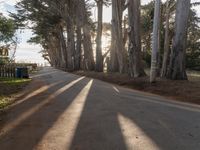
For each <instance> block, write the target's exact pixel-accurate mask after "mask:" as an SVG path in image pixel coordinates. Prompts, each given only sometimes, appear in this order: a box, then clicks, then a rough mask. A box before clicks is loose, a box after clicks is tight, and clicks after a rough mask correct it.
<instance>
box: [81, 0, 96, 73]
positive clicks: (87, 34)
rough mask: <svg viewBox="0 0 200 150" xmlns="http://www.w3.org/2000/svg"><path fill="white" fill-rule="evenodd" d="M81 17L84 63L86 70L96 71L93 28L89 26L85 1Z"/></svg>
mask: <svg viewBox="0 0 200 150" xmlns="http://www.w3.org/2000/svg"><path fill="white" fill-rule="evenodd" d="M80 2H81V4H80V5H81V6H82V7H81V15H82V19H83V20H82V21H83V48H84V62H85V69H86V70H90V71H92V70H94V69H95V63H94V55H93V49H92V41H91V27H90V25H89V20H88V15H87V10H86V6H85V1H84V0H81V1H80Z"/></svg>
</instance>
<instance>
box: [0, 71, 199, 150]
mask: <svg viewBox="0 0 200 150" xmlns="http://www.w3.org/2000/svg"><path fill="white" fill-rule="evenodd" d="M19 98H20V101H18V103H16V104H15V105H13V106H12V107H11V108H10V109H9V110H8V111H7V113H6V117H5V118H4V124H3V125H1V128H0V129H1V132H0V149H1V150H13V149H15V150H23V149H39V150H40V149H41V150H51V149H52V150H54V149H56V150H65V149H71V150H74V149H78V150H79V149H81V150H90V149H92V150H93V149H94V150H96V149H97V150H102V149H104V150H111V149H120V150H127V149H141V150H144V149H145V150H156V149H163V150H169V149H170V150H179V149H180V150H188V149H192V150H199V149H200V140H199V139H200V107H198V106H195V105H187V104H182V103H175V102H168V101H166V100H165V99H163V98H162V97H158V96H154V95H149V94H146V93H142V92H138V91H134V90H129V89H125V88H122V87H118V86H115V85H112V84H109V83H105V82H102V81H99V80H92V79H89V78H85V77H80V76H76V75H72V74H69V73H65V72H62V71H59V70H56V69H52V68H44V69H43V70H42V71H40V72H39V73H38V74H37V75H35V76H33V82H32V83H31V85H30V89H28V90H27V91H26V92H25V93H24V95H22V96H21V97H19Z"/></svg>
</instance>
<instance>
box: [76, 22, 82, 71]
mask: <svg viewBox="0 0 200 150" xmlns="http://www.w3.org/2000/svg"><path fill="white" fill-rule="evenodd" d="M81 45H82V34H81V28H80V26H79V25H78V26H77V29H76V52H75V70H79V69H80V66H81V64H80V63H81Z"/></svg>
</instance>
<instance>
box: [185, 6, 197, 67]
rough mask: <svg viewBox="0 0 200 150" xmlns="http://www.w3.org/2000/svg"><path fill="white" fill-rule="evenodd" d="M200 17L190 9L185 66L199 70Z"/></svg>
mask: <svg viewBox="0 0 200 150" xmlns="http://www.w3.org/2000/svg"><path fill="white" fill-rule="evenodd" d="M199 25H200V18H199V17H198V15H197V12H196V11H195V10H192V9H191V10H190V20H189V28H188V42H187V46H188V48H187V53H186V66H187V67H188V68H191V69H196V70H200V26H199Z"/></svg>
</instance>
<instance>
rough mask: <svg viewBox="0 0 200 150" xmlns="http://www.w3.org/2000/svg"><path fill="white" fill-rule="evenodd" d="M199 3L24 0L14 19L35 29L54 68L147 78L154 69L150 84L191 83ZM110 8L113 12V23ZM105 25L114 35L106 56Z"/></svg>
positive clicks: (198, 47) (199, 61)
mask: <svg viewBox="0 0 200 150" xmlns="http://www.w3.org/2000/svg"><path fill="white" fill-rule="evenodd" d="M193 5H199V2H196V3H191V1H190V0H167V1H166V2H164V3H163V2H161V0H155V1H152V2H150V3H148V4H146V5H143V6H141V1H140V0H22V1H20V2H19V3H17V4H16V9H17V13H16V14H11V16H12V17H13V18H14V19H15V22H16V24H17V26H18V28H20V29H23V28H30V29H32V31H33V32H34V37H32V38H31V39H30V40H29V42H32V43H37V44H40V45H41V46H42V47H43V50H42V54H43V57H44V58H45V59H46V60H48V61H49V63H50V64H51V65H52V66H53V67H56V68H59V69H64V70H68V71H75V70H87V71H97V72H104V71H107V72H119V73H126V74H129V75H130V77H142V76H146V73H145V71H144V69H145V68H146V67H150V66H151V71H150V72H151V73H150V81H151V82H155V81H156V77H159V76H161V77H162V78H168V79H173V80H186V79H187V74H186V68H192V69H198V68H199V69H200V26H199V24H200V18H199V17H198V15H197V13H196V11H195V10H193V7H192V6H193ZM105 6H109V7H111V9H112V20H111V23H107V24H105V23H104V22H103V10H104V7H105ZM94 8H96V9H97V10H98V11H97V12H98V15H97V22H95V21H94V20H92V10H93V9H94ZM105 26H106V27H108V28H107V30H109V31H110V32H111V43H110V48H109V50H107V51H106V52H105V51H104V50H103V49H102V36H103V32H104V28H105ZM94 39H95V40H94ZM104 54H105V55H104ZM107 54H108V55H107Z"/></svg>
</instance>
